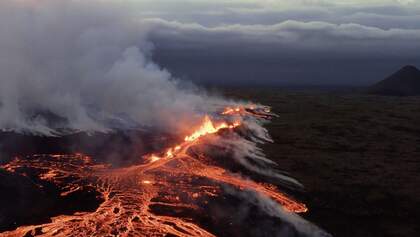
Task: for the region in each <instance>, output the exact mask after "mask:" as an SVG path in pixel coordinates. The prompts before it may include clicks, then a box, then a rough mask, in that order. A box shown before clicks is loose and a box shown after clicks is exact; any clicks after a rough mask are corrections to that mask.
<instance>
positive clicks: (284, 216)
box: [225, 187, 331, 237]
mask: <svg viewBox="0 0 420 237" xmlns="http://www.w3.org/2000/svg"><path fill="white" fill-rule="evenodd" d="M225 191H226V192H227V193H229V194H231V195H234V196H236V197H239V198H241V199H243V200H245V202H249V203H252V204H254V205H256V206H258V207H259V208H261V210H263V211H264V212H265V213H267V214H268V215H270V216H272V217H277V218H280V219H281V220H282V221H283V222H284V223H285V225H283V226H279V227H277V228H276V229H277V230H278V233H268V234H269V235H270V236H279V237H280V236H282V237H285V236H311V237H331V235H330V234H328V233H327V232H325V231H323V230H322V229H320V228H319V227H317V226H315V225H314V224H312V223H310V222H308V221H306V220H304V219H303V218H302V217H300V216H299V215H297V214H295V213H291V212H287V211H286V210H284V209H283V208H282V207H281V206H279V205H278V204H277V203H276V202H275V201H273V200H271V199H269V198H267V197H264V196H261V195H259V194H258V193H255V192H252V191H241V192H238V191H237V190H234V189H232V188H230V187H225ZM261 231H263V232H264V231H265V230H261ZM259 236H267V233H264V234H261V235H259Z"/></svg>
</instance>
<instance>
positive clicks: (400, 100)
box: [225, 89, 420, 237]
mask: <svg viewBox="0 0 420 237" xmlns="http://www.w3.org/2000/svg"><path fill="white" fill-rule="evenodd" d="M225 95H227V96H230V97H235V98H241V99H249V100H252V101H258V102H260V103H263V104H267V105H271V106H273V111H274V112H275V113H278V114H279V115H280V116H279V118H276V119H275V120H273V122H272V123H271V124H269V125H268V129H269V131H270V133H271V135H272V136H273V139H274V141H275V143H274V144H267V145H266V146H265V147H264V150H265V152H266V153H267V156H268V157H270V158H271V159H273V160H275V161H276V162H278V163H279V164H280V167H281V169H283V170H285V171H287V172H290V173H291V175H292V176H293V177H295V178H297V179H298V180H300V181H301V182H302V183H303V184H304V185H305V187H306V194H305V195H304V196H305V198H304V199H306V203H307V204H308V206H309V210H310V211H309V212H308V213H307V214H306V218H308V219H309V220H310V221H312V222H314V223H316V224H317V225H319V226H321V227H322V228H324V229H326V230H327V231H329V232H330V233H332V234H333V235H334V236H339V237H342V236H344V237H346V236H348V237H355V236H361V237H370V236H378V237H386V236H404V237H407V236H413V237H414V236H418V233H419V232H420V225H419V224H418V220H419V219H420V176H419V172H420V122H419V121H420V120H419V118H420V97H381V96H365V95H337V94H333V93H325V92H320V93H316V92H296V93H291V92H284V91H281V90H275V89H228V90H226V93H225Z"/></svg>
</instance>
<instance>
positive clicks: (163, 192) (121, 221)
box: [0, 105, 308, 236]
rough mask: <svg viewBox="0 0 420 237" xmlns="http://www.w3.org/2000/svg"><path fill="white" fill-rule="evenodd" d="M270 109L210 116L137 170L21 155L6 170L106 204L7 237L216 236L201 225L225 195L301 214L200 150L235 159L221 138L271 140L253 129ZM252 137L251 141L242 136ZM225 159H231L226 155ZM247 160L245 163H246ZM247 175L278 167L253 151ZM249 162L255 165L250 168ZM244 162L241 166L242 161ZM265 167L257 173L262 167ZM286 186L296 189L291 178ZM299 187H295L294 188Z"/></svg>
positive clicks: (297, 206)
mask: <svg viewBox="0 0 420 237" xmlns="http://www.w3.org/2000/svg"><path fill="white" fill-rule="evenodd" d="M272 116H275V115H274V114H272V113H271V112H270V110H269V108H267V107H263V106H257V105H251V106H246V105H241V106H237V107H229V108H225V109H224V110H223V111H221V112H220V113H218V114H216V115H205V116H204V117H203V122H202V124H201V125H200V126H198V127H197V128H195V129H192V131H191V133H190V134H186V135H185V137H184V139H183V140H182V141H180V142H179V143H174V144H173V145H172V146H170V147H168V148H167V149H165V150H163V151H161V152H157V153H153V154H148V155H145V156H143V157H141V158H139V162H138V163H137V164H135V165H132V166H129V167H124V168H113V167H112V166H111V165H110V164H106V163H98V162H96V161H94V159H92V158H91V157H89V156H86V155H83V154H70V155H32V156H26V157H16V158H15V159H14V160H12V161H11V162H9V163H7V164H5V165H2V166H1V168H2V169H5V170H7V171H8V172H13V173H16V174H20V175H23V176H27V177H32V178H34V179H39V180H44V181H48V182H51V183H53V184H55V185H56V186H58V187H59V188H60V190H61V195H62V196H67V195H71V193H73V192H76V191H80V190H85V189H88V188H93V189H95V190H96V191H97V192H99V193H100V194H101V196H102V198H103V202H102V203H101V204H100V206H99V208H97V210H96V211H94V212H77V213H74V214H72V215H59V216H56V217H53V218H52V219H51V222H50V223H45V224H40V225H29V226H21V227H19V228H17V229H16V230H13V231H8V232H4V233H2V234H0V235H1V236H215V235H216V234H215V233H213V232H212V230H211V228H205V225H201V224H200V223H198V222H199V221H197V220H198V219H199V218H200V217H198V216H200V215H206V211H205V210H206V208H208V206H209V205H211V203H210V202H211V200H214V199H217V198H222V197H223V196H224V195H225V189H226V188H229V189H234V190H236V191H235V192H252V193H254V194H255V195H257V196H260V197H263V198H265V199H267V200H271V201H273V202H274V203H276V205H277V206H278V208H279V210H283V211H285V212H288V213H302V212H306V211H307V210H308V209H307V207H306V206H305V204H303V203H301V202H299V201H296V200H294V199H293V198H291V197H290V196H288V195H287V194H285V193H283V192H282V191H280V189H279V188H278V187H277V186H275V185H272V184H269V183H265V182H257V181H253V180H252V179H251V178H249V177H245V175H243V174H241V173H240V172H232V171H230V170H229V167H226V165H223V164H226V163H225V161H223V159H222V162H218V160H220V159H219V158H218V157H214V156H215V155H214V153H213V152H208V151H206V149H200V147H202V146H208V145H211V146H212V147H213V148H212V149H218V150H219V151H220V152H221V153H226V154H228V155H229V154H230V153H229V152H230V150H229V149H232V147H229V146H224V144H223V140H224V139H230V140H233V141H236V140H237V141H239V142H243V141H245V140H247V139H248V140H250V141H248V143H245V144H257V143H258V142H261V141H262V140H269V139H268V137H265V136H266V135H263V134H264V133H261V132H256V133H255V134H254V135H251V134H249V131H248V132H247V129H249V126H250V124H251V123H259V122H263V121H267V120H269V119H270V118H271V117H272ZM243 134H246V137H247V139H245V138H243V137H244V135H243ZM225 157H227V156H225ZM242 158H243V159H245V158H244V157H242ZM246 159H248V162H247V163H243V162H242V164H245V165H243V169H245V170H249V171H255V170H261V169H263V168H265V169H266V170H267V173H266V175H268V176H272V177H273V178H277V179H281V178H282V177H285V176H283V175H278V176H276V175H272V174H273V173H275V171H274V170H273V169H272V168H270V167H269V165H271V164H272V163H271V162H270V161H269V160H267V159H265V158H264V157H262V155H261V154H260V153H259V152H254V153H249V154H248V155H247V156H246ZM250 161H253V163H252V167H254V168H249V167H250ZM239 163H241V162H239ZM257 166H259V167H257ZM285 179H286V182H289V183H292V184H291V185H292V186H293V185H295V184H296V185H298V183H297V182H294V181H293V179H291V178H288V177H285ZM294 183H295V184H294Z"/></svg>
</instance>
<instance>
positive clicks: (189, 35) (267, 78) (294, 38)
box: [127, 0, 420, 85]
mask: <svg viewBox="0 0 420 237" xmlns="http://www.w3.org/2000/svg"><path fill="white" fill-rule="evenodd" d="M127 4H131V6H132V9H136V10H137V9H138V11H137V13H138V15H139V16H141V18H142V19H146V21H147V22H148V24H150V25H151V28H150V29H151V30H150V31H151V33H150V36H149V37H150V40H151V41H152V42H153V43H154V45H155V52H154V54H153V57H154V59H155V60H156V61H157V62H158V63H159V64H161V65H163V66H164V67H166V68H168V69H169V70H170V71H172V72H173V73H174V74H175V75H176V76H178V77H182V78H185V79H188V80H191V81H195V82H198V83H210V84H219V83H229V84H237V83H241V84H270V85H271V84H276V85H369V84H371V83H373V82H376V81H378V80H381V79H383V78H384V77H385V76H387V75H388V74H390V73H392V72H393V71H395V70H397V69H398V68H400V67H401V66H403V65H406V64H414V65H417V66H420V1H419V0H334V1H333V0H232V1H222V0H211V1H210V0H160V1H159V0H150V1H149V0H143V1H136V0H132V1H130V2H129V3H127Z"/></svg>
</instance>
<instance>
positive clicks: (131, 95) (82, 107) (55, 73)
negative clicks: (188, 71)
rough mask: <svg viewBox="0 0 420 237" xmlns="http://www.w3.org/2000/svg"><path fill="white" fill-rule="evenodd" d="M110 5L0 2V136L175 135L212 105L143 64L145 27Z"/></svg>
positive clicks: (148, 45)
mask: <svg viewBox="0 0 420 237" xmlns="http://www.w3.org/2000/svg"><path fill="white" fill-rule="evenodd" d="M139 19H140V18H139V16H138V15H136V14H134V12H133V11H132V10H130V9H128V7H124V4H117V3H115V2H111V1H96V0H94V1H76V0H73V1H53V0H45V1H36V0H33V1H18V0H5V1H1V2H0V34H1V35H2V37H0V52H1V55H2V57H1V58H0V78H1V87H0V129H1V130H3V131H5V130H9V131H16V132H27V133H35V134H42V135H61V134H64V133H69V132H76V131H86V132H94V131H100V132H107V131H110V130H113V129H118V128H149V127H157V128H164V129H182V128H180V127H179V126H180V125H181V124H183V122H186V121H190V120H192V119H194V115H196V114H198V113H199V112H200V110H210V104H211V103H213V102H214V101H215V99H209V98H206V96H205V95H202V93H200V95H198V94H197V93H194V92H193V91H192V90H185V89H181V88H180V86H179V82H178V81H177V80H176V79H174V78H172V77H171V75H170V73H169V72H167V71H166V70H164V69H162V68H160V67H159V66H158V65H156V64H154V63H153V62H152V61H150V59H149V58H150V54H151V52H152V49H153V45H152V44H151V43H150V42H149V41H148V40H147V35H148V25H147V24H146V23H144V22H142V21H141V20H139Z"/></svg>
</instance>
